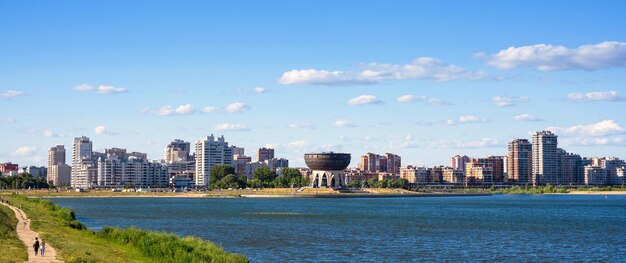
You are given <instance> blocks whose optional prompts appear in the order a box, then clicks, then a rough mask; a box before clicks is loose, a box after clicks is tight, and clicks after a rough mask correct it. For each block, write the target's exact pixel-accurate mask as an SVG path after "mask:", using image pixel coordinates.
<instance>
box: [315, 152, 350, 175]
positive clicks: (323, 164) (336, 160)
mask: <svg viewBox="0 0 626 263" xmlns="http://www.w3.org/2000/svg"><path fill="white" fill-rule="evenodd" d="M304 162H305V163H306V165H307V166H308V167H309V168H310V169H311V170H318V171H342V170H344V169H346V168H348V165H350V154H349V153H334V152H328V153H307V154H304Z"/></svg>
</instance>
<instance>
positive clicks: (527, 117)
mask: <svg viewBox="0 0 626 263" xmlns="http://www.w3.org/2000/svg"><path fill="white" fill-rule="evenodd" d="M513 120H514V121H540V120H541V119H540V118H537V117H535V116H533V115H530V114H526V113H522V114H518V115H515V116H513Z"/></svg>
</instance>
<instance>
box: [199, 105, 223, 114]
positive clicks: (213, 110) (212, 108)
mask: <svg viewBox="0 0 626 263" xmlns="http://www.w3.org/2000/svg"><path fill="white" fill-rule="evenodd" d="M219 110H220V109H219V108H216V107H213V106H206V107H204V109H202V112H206V113H212V112H218V111H219Z"/></svg>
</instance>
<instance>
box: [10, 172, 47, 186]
mask: <svg viewBox="0 0 626 263" xmlns="http://www.w3.org/2000/svg"><path fill="white" fill-rule="evenodd" d="M49 187H50V185H49V184H48V182H46V178H44V177H38V176H32V175H30V174H28V173H20V174H18V175H17V176H0V189H29V188H30V189H42V188H49Z"/></svg>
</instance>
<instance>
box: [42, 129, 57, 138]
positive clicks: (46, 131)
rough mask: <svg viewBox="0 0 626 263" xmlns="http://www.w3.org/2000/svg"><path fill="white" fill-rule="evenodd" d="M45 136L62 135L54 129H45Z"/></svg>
mask: <svg viewBox="0 0 626 263" xmlns="http://www.w3.org/2000/svg"><path fill="white" fill-rule="evenodd" d="M43 136H46V137H61V135H59V134H57V133H55V132H54V131H53V130H52V129H45V130H43Z"/></svg>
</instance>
